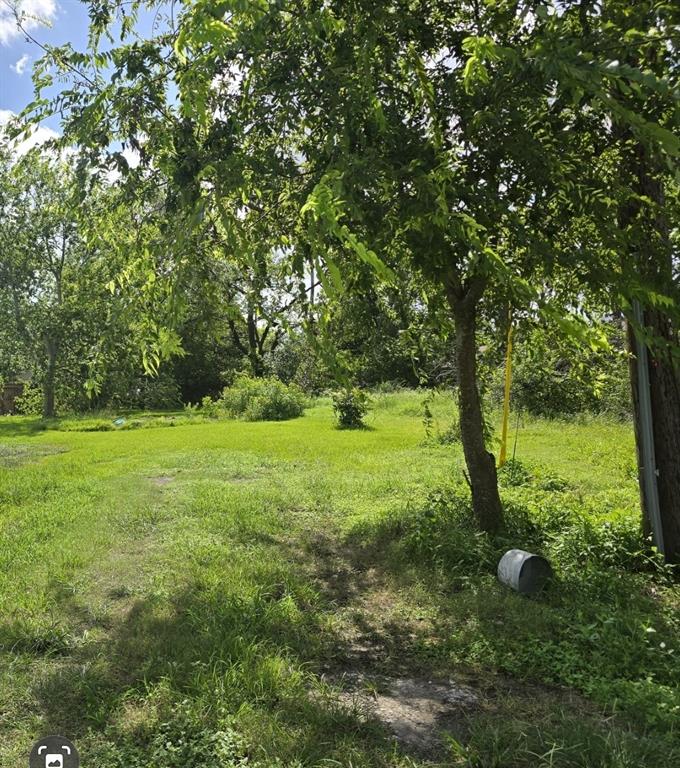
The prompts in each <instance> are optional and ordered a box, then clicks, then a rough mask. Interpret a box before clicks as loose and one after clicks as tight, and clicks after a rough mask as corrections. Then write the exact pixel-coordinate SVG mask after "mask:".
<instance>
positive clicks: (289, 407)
mask: <svg viewBox="0 0 680 768" xmlns="http://www.w3.org/2000/svg"><path fill="white" fill-rule="evenodd" d="M217 405H218V406H219V408H220V409H222V410H223V411H224V412H225V413H226V414H228V415H229V416H231V417H233V418H242V419H245V421H285V420H286V419H295V418H297V417H298V416H302V414H303V413H304V410H305V396H304V393H303V392H302V390H301V389H300V388H299V387H298V386H296V385H295V384H284V383H283V382H282V381H279V379H276V378H273V377H272V378H263V379H253V378H251V377H250V376H248V375H246V374H239V375H238V376H236V378H235V379H234V383H233V385H232V386H231V387H226V388H225V389H224V391H223V392H222V396H221V397H220V399H219V400H218V401H217Z"/></svg>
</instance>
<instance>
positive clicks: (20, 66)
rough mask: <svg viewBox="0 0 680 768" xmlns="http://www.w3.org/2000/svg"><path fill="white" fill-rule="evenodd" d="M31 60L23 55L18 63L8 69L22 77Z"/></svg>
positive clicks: (26, 55)
mask: <svg viewBox="0 0 680 768" xmlns="http://www.w3.org/2000/svg"><path fill="white" fill-rule="evenodd" d="M30 60H31V57H30V56H29V55H28V54H27V53H25V54H24V55H23V56H22V57H21V58H20V59H19V61H17V63H16V64H10V66H9V68H10V69H12V70H14V72H16V73H17V75H23V74H24V72H25V71H26V67H27V66H28V62H29V61H30Z"/></svg>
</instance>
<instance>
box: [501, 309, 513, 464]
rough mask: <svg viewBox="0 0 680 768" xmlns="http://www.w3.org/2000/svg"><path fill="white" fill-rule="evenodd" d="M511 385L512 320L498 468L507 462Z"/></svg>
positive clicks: (509, 329)
mask: <svg viewBox="0 0 680 768" xmlns="http://www.w3.org/2000/svg"><path fill="white" fill-rule="evenodd" d="M511 384H512V320H510V323H509V325H508V351H507V355H506V357H505V395H504V397H503V430H502V432H501V452H500V456H499V457H498V466H499V467H502V466H503V464H505V462H506V461H507V451H508V420H509V418H510V385H511Z"/></svg>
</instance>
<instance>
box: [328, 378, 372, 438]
mask: <svg viewBox="0 0 680 768" xmlns="http://www.w3.org/2000/svg"><path fill="white" fill-rule="evenodd" d="M332 400H333V412H334V413H335V418H336V419H337V420H338V426H339V427H340V429H359V428H362V427H364V426H365V424H364V417H365V416H366V414H367V413H368V410H369V407H370V398H369V396H368V395H367V394H366V392H364V391H363V390H361V389H358V388H357V387H346V388H345V389H341V390H338V391H337V392H333V396H332Z"/></svg>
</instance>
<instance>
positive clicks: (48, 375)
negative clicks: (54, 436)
mask: <svg viewBox="0 0 680 768" xmlns="http://www.w3.org/2000/svg"><path fill="white" fill-rule="evenodd" d="M45 348H46V350H47V370H46V371H45V381H44V383H43V418H44V419H51V418H54V416H55V408H54V383H55V376H56V372H57V353H58V346H57V343H56V342H55V341H53V340H52V339H47V341H46V342H45Z"/></svg>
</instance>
